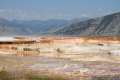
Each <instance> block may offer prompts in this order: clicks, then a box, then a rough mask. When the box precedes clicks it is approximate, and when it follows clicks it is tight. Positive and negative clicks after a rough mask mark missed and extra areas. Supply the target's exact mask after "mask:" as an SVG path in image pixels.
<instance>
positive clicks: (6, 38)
mask: <svg viewBox="0 0 120 80" xmlns="http://www.w3.org/2000/svg"><path fill="white" fill-rule="evenodd" d="M15 40H17V39H15V38H14V37H0V42H4V41H15Z"/></svg>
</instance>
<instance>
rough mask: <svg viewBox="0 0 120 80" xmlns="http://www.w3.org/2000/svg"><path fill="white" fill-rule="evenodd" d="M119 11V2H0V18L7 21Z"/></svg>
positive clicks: (80, 0)
mask: <svg viewBox="0 0 120 80" xmlns="http://www.w3.org/2000/svg"><path fill="white" fill-rule="evenodd" d="M119 11H120V0H0V17H2V18H8V19H26V20H29V19H40V20H45V19H73V18H81V17H96V16H102V15H106V14H110V13H114V12H119Z"/></svg>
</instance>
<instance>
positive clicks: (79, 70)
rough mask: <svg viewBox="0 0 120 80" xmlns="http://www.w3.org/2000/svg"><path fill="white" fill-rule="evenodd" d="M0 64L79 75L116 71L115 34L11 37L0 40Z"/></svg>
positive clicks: (119, 50) (118, 41)
mask: <svg viewBox="0 0 120 80" xmlns="http://www.w3.org/2000/svg"><path fill="white" fill-rule="evenodd" d="M0 57H1V61H0V62H1V63H3V62H5V63H4V64H1V66H4V67H6V68H7V69H10V68H14V69H19V68H22V69H25V70H26V69H27V70H29V69H30V70H35V71H45V72H46V71H49V72H54V73H56V74H65V75H68V76H70V77H72V79H73V78H74V79H73V80H79V79H81V77H85V78H86V77H93V76H103V75H119V74H120V69H119V67H120V38H119V37H107V36H106V37H105V36H104V37H97V36H96V37H53V36H52V37H51V36H47V37H32V38H31V37H14V38H12V40H3V41H0ZM8 66H11V67H8Z"/></svg>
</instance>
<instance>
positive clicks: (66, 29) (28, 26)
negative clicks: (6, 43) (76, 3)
mask: <svg viewBox="0 0 120 80" xmlns="http://www.w3.org/2000/svg"><path fill="white" fill-rule="evenodd" d="M15 35H38V36H40V35H62V36H64V35H69V36H92V35H95V36H96V35H97V36H119V35H120V12H118V13H113V14H109V15H106V16H102V17H96V18H82V19H73V20H62V19H61V20H58V19H51V20H44V21H42V20H28V21H25V20H7V19H3V18H0V36H15Z"/></svg>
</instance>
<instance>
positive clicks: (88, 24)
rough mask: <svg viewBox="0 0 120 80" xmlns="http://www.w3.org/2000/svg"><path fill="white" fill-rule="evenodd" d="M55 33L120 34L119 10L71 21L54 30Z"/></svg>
mask: <svg viewBox="0 0 120 80" xmlns="http://www.w3.org/2000/svg"><path fill="white" fill-rule="evenodd" d="M55 34H57V35H77V36H78V35H79V36H88V35H100V36H102V35H104V36H111V35H112V36H114V35H115V36H118V35H120V12H119V13H114V14H110V15H107V16H103V17H98V18H93V19H89V20H86V21H82V22H77V23H73V24H71V25H70V26H66V27H64V28H62V29H60V30H58V31H56V32H55Z"/></svg>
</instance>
